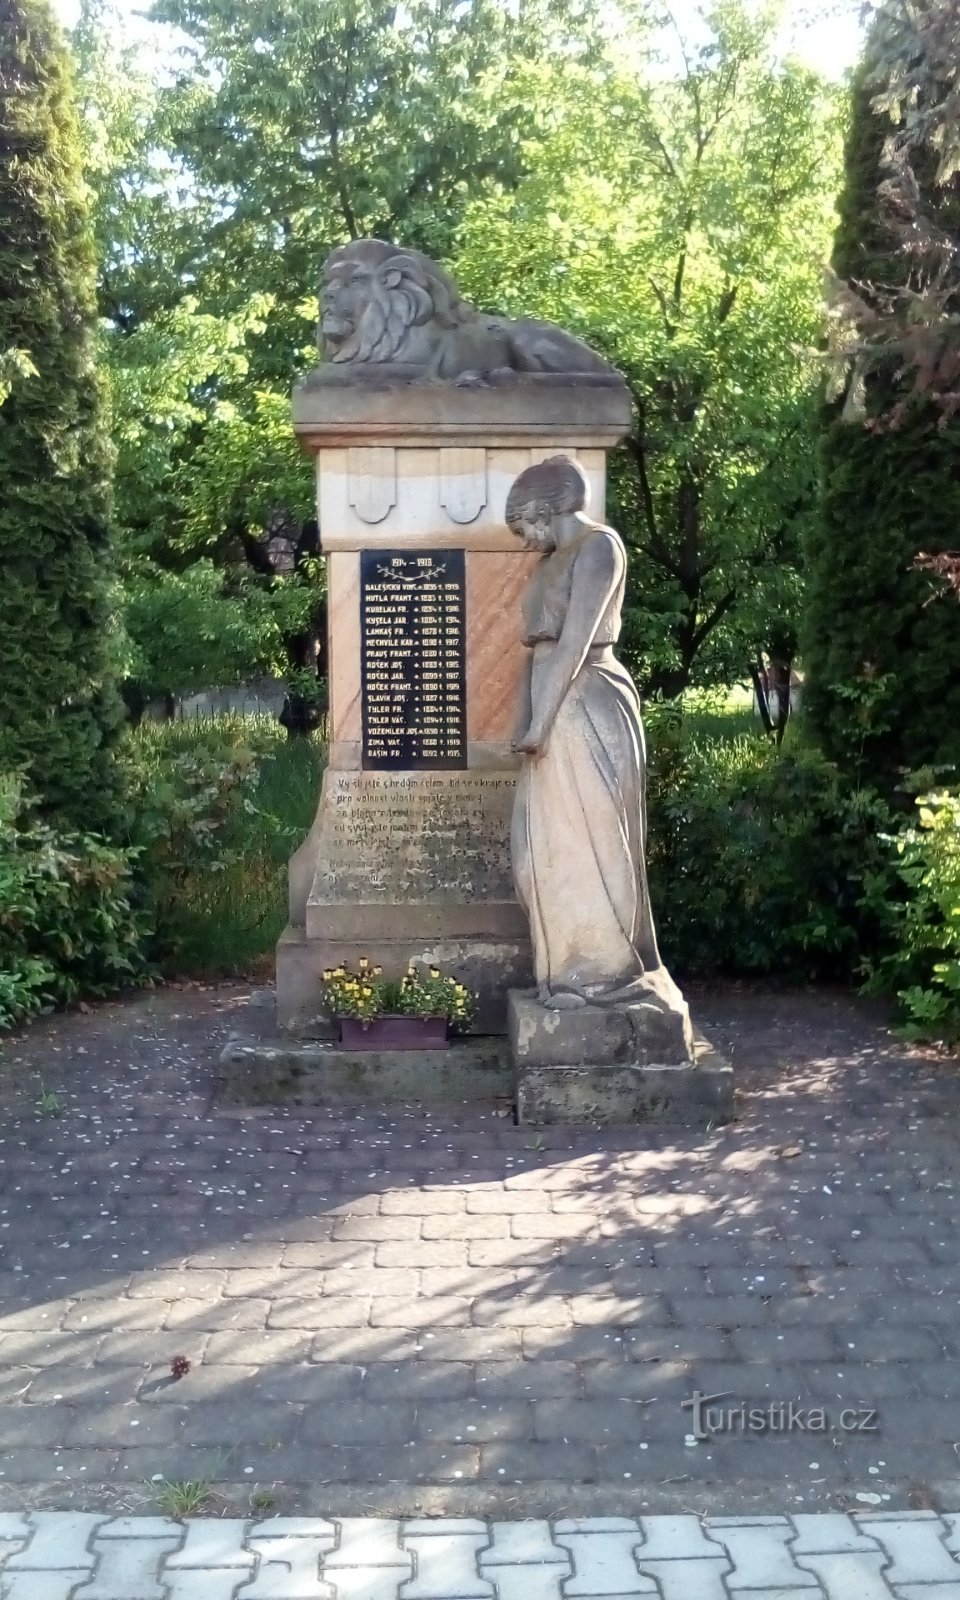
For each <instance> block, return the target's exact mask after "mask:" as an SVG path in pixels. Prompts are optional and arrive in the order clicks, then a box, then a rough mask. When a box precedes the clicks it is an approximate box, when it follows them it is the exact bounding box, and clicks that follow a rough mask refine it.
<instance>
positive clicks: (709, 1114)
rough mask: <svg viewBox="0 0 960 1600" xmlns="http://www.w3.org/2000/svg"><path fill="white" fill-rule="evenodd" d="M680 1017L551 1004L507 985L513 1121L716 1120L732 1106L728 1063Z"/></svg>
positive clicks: (649, 1011)
mask: <svg viewBox="0 0 960 1600" xmlns="http://www.w3.org/2000/svg"><path fill="white" fill-rule="evenodd" d="M689 1029H690V1023H689V1018H688V1017H686V1018H685V1017H684V1016H681V1014H679V1013H672V1014H671V1013H667V1012H658V1011H657V1010H656V1009H655V1008H652V1007H644V1008H640V1007H633V1006H631V1007H623V1008H619V1007H616V1008H615V1007H611V1006H582V1007H579V1008H578V1009H576V1010H572V1011H562V1010H561V1011H558V1010H553V1009H550V1008H548V1007H546V1006H543V1005H541V1004H540V1002H539V1001H538V1000H537V998H536V996H535V994H533V993H518V992H517V991H516V990H511V992H510V996H509V999H508V1007H507V1032H508V1039H509V1043H510V1049H511V1054H512V1056H513V1060H514V1066H515V1093H516V1110H517V1120H518V1122H521V1123H554V1122H601V1123H617V1122H682V1123H693V1124H698V1123H703V1122H708V1121H722V1120H724V1119H725V1118H728V1117H729V1116H730V1115H731V1114H732V1110H733V1071H732V1068H731V1067H730V1065H729V1063H728V1062H727V1061H726V1060H724V1058H723V1057H722V1056H720V1055H718V1053H717V1052H716V1051H715V1050H714V1049H713V1048H712V1046H711V1045H710V1044H709V1043H708V1042H707V1040H705V1039H704V1038H703V1037H702V1036H697V1037H693V1038H692V1040H691V1036H690V1032H689Z"/></svg>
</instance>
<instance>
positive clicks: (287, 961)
mask: <svg viewBox="0 0 960 1600" xmlns="http://www.w3.org/2000/svg"><path fill="white" fill-rule="evenodd" d="M330 920H331V925H333V924H334V923H335V921H336V918H335V916H334V915H331V919H330ZM409 921H410V922H413V921H414V913H413V912H411V914H410V917H409ZM361 956H367V957H368V958H369V960H370V961H371V962H372V963H373V965H374V966H382V967H383V970H384V972H385V973H386V975H387V976H388V977H397V978H398V977H400V976H401V975H402V974H403V973H404V972H405V971H406V969H407V966H408V964H409V962H410V961H416V962H418V963H423V964H424V965H427V966H429V965H430V964H436V965H437V966H438V967H440V968H442V970H443V971H444V972H453V973H455V974H456V975H457V977H458V978H460V979H461V981H462V982H463V983H465V984H466V985H467V987H468V988H469V989H471V990H472V991H473V992H474V994H475V995H476V996H477V1000H476V1005H475V1008H474V1022H473V1026H474V1030H475V1031H476V1032H477V1033H482V1034H502V1033H505V1032H506V1022H507V1019H506V991H507V986H508V985H510V984H522V983H525V982H528V981H529V979H530V947H529V944H528V942H527V940H526V939H525V938H524V939H509V938H503V939H500V938H497V937H491V938H483V937H470V938H468V937H462V936H461V937H457V938H450V937H444V936H443V935H440V936H439V937H434V938H429V937H420V938H417V936H416V933H415V931H413V930H412V929H411V930H410V931H408V932H407V933H406V934H405V935H399V934H394V933H393V932H391V934H390V936H389V937H387V936H386V935H384V934H381V935H379V936H376V935H374V936H372V937H370V938H365V939H364V940H363V941H362V942H360V941H351V940H349V939H344V938H342V937H339V938H338V937H335V936H333V935H332V934H331V937H329V938H310V937H309V936H308V934H307V932H306V930H305V929H304V928H296V927H291V926H288V927H287V928H285V929H284V932H283V933H282V934H281V936H280V940H279V943H278V944H277V1022H278V1025H279V1026H280V1027H281V1028H283V1029H284V1030H286V1031H288V1032H290V1033H294V1034H299V1035H300V1036H301V1037H304V1038H324V1037H328V1036H329V1035H330V1034H331V1032H332V1028H331V1024H330V1019H329V1018H328V1017H327V1016H325V1015H324V1013H323V1011H322V1010H321V1007H320V989H321V983H322V973H323V969H324V967H331V966H336V964H337V962H339V961H346V962H347V963H349V964H350V965H351V966H353V967H356V964H357V962H358V961H359V959H360V957H361Z"/></svg>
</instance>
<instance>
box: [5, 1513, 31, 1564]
mask: <svg viewBox="0 0 960 1600" xmlns="http://www.w3.org/2000/svg"><path fill="white" fill-rule="evenodd" d="M31 1532H32V1529H31V1526H30V1523H29V1522H28V1521H27V1516H26V1512H24V1511H0V1559H2V1558H3V1557H5V1556H8V1555H11V1554H12V1551H11V1550H10V1549H9V1548H7V1549H4V1548H3V1547H4V1546H8V1545H9V1544H10V1542H11V1541H12V1542H14V1543H16V1544H26V1542H27V1540H28V1539H29V1538H30V1535H31Z"/></svg>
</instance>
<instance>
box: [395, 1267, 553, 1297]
mask: <svg viewBox="0 0 960 1600" xmlns="http://www.w3.org/2000/svg"><path fill="white" fill-rule="evenodd" d="M532 1287H533V1285H531V1283H530V1277H529V1274H528V1273H526V1272H519V1271H515V1270H513V1269H512V1268H508V1267H470V1266H459V1267H425V1268H424V1269H423V1271H422V1272H421V1274H420V1293H421V1294H426V1295H431V1294H453V1295H465V1296H466V1298H467V1299H469V1300H476V1299H479V1298H481V1297H482V1296H485V1295H498V1296H501V1297H503V1298H506V1297H508V1296H509V1297H510V1298H511V1299H518V1298H520V1297H521V1296H523V1295H525V1294H526V1293H527V1291H528V1290H529V1289H531V1288H532Z"/></svg>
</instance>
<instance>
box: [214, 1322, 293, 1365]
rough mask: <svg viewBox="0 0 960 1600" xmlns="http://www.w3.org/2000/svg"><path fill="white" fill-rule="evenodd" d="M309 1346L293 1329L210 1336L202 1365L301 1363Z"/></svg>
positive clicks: (244, 1331)
mask: <svg viewBox="0 0 960 1600" xmlns="http://www.w3.org/2000/svg"><path fill="white" fill-rule="evenodd" d="M311 1345H312V1340H311V1335H310V1334H309V1333H308V1332H302V1333H301V1332H298V1331H297V1330H295V1329H292V1328H291V1329H279V1328H276V1329H271V1330H268V1331H267V1332H266V1333H252V1332H249V1331H247V1330H243V1329H237V1331H236V1332H234V1333H211V1334H210V1335H209V1337H208V1340H207V1344H206V1346H205V1348H204V1351H203V1361H204V1363H205V1364H206V1365H208V1366H213V1365H215V1364H220V1365H222V1366H230V1365H238V1366H247V1365H250V1364H255V1365H261V1364H262V1363H263V1362H266V1361H304V1360H306V1358H307V1356H308V1355H309V1354H310V1350H311Z"/></svg>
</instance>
